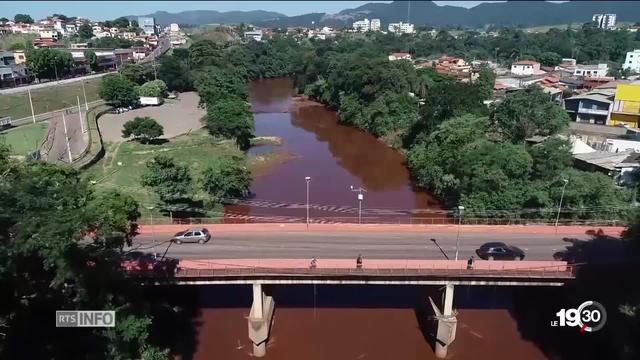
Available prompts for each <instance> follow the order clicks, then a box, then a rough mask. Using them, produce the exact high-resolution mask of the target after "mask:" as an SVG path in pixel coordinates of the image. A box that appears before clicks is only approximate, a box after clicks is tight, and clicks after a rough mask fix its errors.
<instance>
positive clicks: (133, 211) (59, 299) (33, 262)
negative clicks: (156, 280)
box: [0, 149, 163, 359]
mask: <svg viewBox="0 0 640 360" xmlns="http://www.w3.org/2000/svg"><path fill="white" fill-rule="evenodd" d="M0 174H2V181H0V196H1V197H2V199H3V201H2V202H0V214H1V215H0V259H2V261H1V262H0V286H1V287H2V289H3V301H2V306H1V307H0V323H2V328H3V330H2V333H3V338H2V344H1V346H0V357H2V358H7V359H18V358H25V359H36V358H47V359H86V358H93V359H103V358H115V359H124V358H127V359H132V358H136V359H139V358H141V356H142V354H143V352H144V351H146V350H147V349H157V351H160V352H161V351H163V350H162V349H161V347H159V346H158V345H157V344H156V343H155V342H154V341H153V340H152V339H151V337H150V336H147V334H148V333H149V332H150V324H151V321H152V320H153V315H152V314H151V313H150V312H149V311H148V309H149V308H150V304H148V303H146V301H145V300H144V299H143V298H142V297H141V296H140V295H141V293H140V292H138V290H137V289H138V287H137V286H136V285H137V284H136V281H135V280H134V279H131V278H128V277H125V274H124V273H123V271H122V269H121V268H120V267H119V266H117V265H116V266H114V264H119V263H120V261H121V251H120V249H121V248H122V246H123V244H125V243H127V242H129V240H128V236H130V235H131V234H132V233H134V230H135V228H136V225H135V222H136V220H137V218H138V216H139V213H137V203H135V201H134V200H133V199H131V198H130V197H127V196H123V195H120V194H118V193H116V192H108V193H104V194H102V195H100V196H96V195H95V194H94V193H93V192H92V187H91V185H90V183H89V182H88V181H87V180H86V179H83V177H82V176H81V175H80V173H79V172H78V171H77V170H74V169H72V168H70V167H59V166H56V165H52V164H46V163H42V162H28V163H25V162H16V161H14V160H11V159H9V158H8V157H7V152H6V151H2V149H0ZM42 229H46V231H43V230H42ZM129 239H130V238H129ZM91 308H93V309H114V310H115V311H116V318H117V319H127V322H126V323H127V328H129V329H133V328H135V329H137V331H129V332H125V331H120V330H121V329H122V326H123V325H124V323H125V322H124V321H123V322H121V320H118V321H117V324H116V328H115V330H111V329H94V330H93V331H86V332H60V333H58V334H56V335H55V336H52V335H51V334H53V333H55V325H54V323H53V322H43V321H42V319H43V316H46V314H48V313H49V314H50V313H51V311H53V310H55V309H64V310H86V309H91ZM25 343H29V344H30V346H28V347H25V346H24V344H25ZM70 343H73V344H75V345H74V346H71V347H70V346H68V344H70Z"/></svg>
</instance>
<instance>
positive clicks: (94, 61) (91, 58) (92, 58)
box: [84, 50, 99, 71]
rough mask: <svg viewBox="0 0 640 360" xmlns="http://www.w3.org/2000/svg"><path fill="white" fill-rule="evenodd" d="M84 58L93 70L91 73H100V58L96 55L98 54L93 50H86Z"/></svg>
mask: <svg viewBox="0 0 640 360" xmlns="http://www.w3.org/2000/svg"><path fill="white" fill-rule="evenodd" d="M84 58H85V59H86V60H87V63H88V64H89V67H90V68H91V71H98V70H99V69H98V56H97V55H96V52H95V51H93V50H85V51H84Z"/></svg>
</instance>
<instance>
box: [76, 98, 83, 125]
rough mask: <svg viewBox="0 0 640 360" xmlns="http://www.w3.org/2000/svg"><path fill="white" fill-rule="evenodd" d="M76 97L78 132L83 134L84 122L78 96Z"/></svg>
mask: <svg viewBox="0 0 640 360" xmlns="http://www.w3.org/2000/svg"><path fill="white" fill-rule="evenodd" d="M76 97H77V98H78V119H79V120H80V131H81V132H82V133H83V134H84V124H83V122H84V121H82V111H81V110H80V96H76Z"/></svg>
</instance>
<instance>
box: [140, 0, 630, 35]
mask: <svg viewBox="0 0 640 360" xmlns="http://www.w3.org/2000/svg"><path fill="white" fill-rule="evenodd" d="M409 10H410V11H409ZM596 13H614V14H617V16H618V21H625V22H637V21H640V5H639V4H638V2H636V1H570V2H564V3H551V2H546V1H507V2H501V3H482V4H480V5H477V6H475V7H473V8H470V9H466V8H463V7H457V6H439V5H436V4H435V3H433V2H432V1H411V2H410V4H409V2H408V1H394V2H392V3H387V4H384V3H369V4H365V5H362V6H360V7H357V8H355V9H346V10H342V11H341V12H339V13H337V14H327V13H310V14H304V15H298V16H286V15H283V14H280V13H277V12H270V11H261V10H257V11H229V12H218V11H213V10H194V11H183V12H180V13H175V14H170V13H167V12H164V11H158V12H156V13H154V14H149V15H148V16H153V17H155V18H156V21H157V22H158V23H159V24H161V25H167V24H169V23H178V24H191V25H203V24H213V23H218V24H231V23H247V24H254V25H258V26H265V27H282V26H310V25H311V24H312V23H315V24H316V25H326V26H350V25H351V23H353V22H354V21H356V20H362V19H364V18H369V19H372V18H375V19H380V20H381V22H382V25H383V27H385V28H386V24H388V23H390V22H398V21H406V20H407V18H408V19H409V21H410V22H411V23H414V24H416V25H436V26H437V25H462V26H469V27H481V26H483V25H489V24H493V25H520V26H542V25H559V24H570V23H584V22H588V21H591V17H592V16H593V14H596ZM129 18H135V16H129Z"/></svg>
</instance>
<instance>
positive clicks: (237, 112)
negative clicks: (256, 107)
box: [203, 98, 254, 149]
mask: <svg viewBox="0 0 640 360" xmlns="http://www.w3.org/2000/svg"><path fill="white" fill-rule="evenodd" d="M203 121H204V125H205V126H206V128H207V130H209V133H210V134H211V135H214V136H222V137H225V138H231V139H235V141H236V144H238V146H239V147H240V148H241V149H247V148H248V147H249V145H250V141H251V139H252V138H253V137H254V134H253V131H254V123H253V114H252V113H251V110H250V109H249V104H247V103H246V102H245V101H242V100H240V99H238V98H225V99H224V100H221V101H219V102H216V103H215V105H213V106H212V107H208V108H207V115H206V116H205V117H204V119H203Z"/></svg>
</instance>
